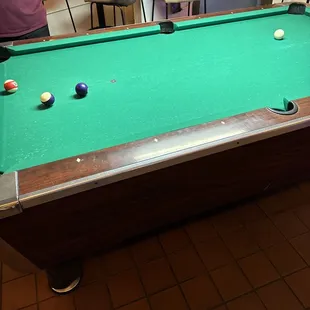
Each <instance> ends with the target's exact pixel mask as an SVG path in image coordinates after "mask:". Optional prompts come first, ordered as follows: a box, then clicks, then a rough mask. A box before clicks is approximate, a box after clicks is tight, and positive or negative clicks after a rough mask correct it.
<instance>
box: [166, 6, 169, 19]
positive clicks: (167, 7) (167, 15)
mask: <svg viewBox="0 0 310 310" xmlns="http://www.w3.org/2000/svg"><path fill="white" fill-rule="evenodd" d="M168 9H169V7H168V3H166V19H168Z"/></svg>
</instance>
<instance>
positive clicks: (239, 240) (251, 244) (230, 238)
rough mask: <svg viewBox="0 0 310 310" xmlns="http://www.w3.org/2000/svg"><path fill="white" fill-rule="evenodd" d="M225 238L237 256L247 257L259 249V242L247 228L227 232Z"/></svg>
mask: <svg viewBox="0 0 310 310" xmlns="http://www.w3.org/2000/svg"><path fill="white" fill-rule="evenodd" d="M223 239H224V242H225V244H226V245H227V247H228V248H229V250H230V251H231V253H232V254H233V256H234V257H235V258H242V257H246V256H248V255H250V254H253V253H255V252H257V251H259V246H258V244H257V243H256V241H255V240H254V239H253V238H252V236H251V235H250V233H249V232H248V230H246V229H245V228H242V229H240V230H237V231H233V232H229V233H225V234H223Z"/></svg>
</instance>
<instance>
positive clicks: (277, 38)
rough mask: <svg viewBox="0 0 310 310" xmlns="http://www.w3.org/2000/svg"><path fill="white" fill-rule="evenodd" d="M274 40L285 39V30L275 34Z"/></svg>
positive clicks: (277, 31) (279, 30)
mask: <svg viewBox="0 0 310 310" xmlns="http://www.w3.org/2000/svg"><path fill="white" fill-rule="evenodd" d="M273 36H274V38H275V39H276V40H282V39H283V38H284V30H282V29H278V30H276V31H275V32H274V34H273Z"/></svg>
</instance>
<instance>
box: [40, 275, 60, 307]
mask: <svg viewBox="0 0 310 310" xmlns="http://www.w3.org/2000/svg"><path fill="white" fill-rule="evenodd" d="M36 280H37V297H38V301H43V300H45V299H48V298H51V297H53V296H56V294H54V293H53V291H52V290H51V289H50V287H49V285H48V281H47V277H46V273H45V271H41V272H39V273H37V274H36Z"/></svg>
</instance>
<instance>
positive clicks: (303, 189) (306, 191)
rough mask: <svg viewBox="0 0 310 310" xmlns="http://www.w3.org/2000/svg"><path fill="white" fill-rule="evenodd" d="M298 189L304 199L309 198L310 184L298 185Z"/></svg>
mask: <svg viewBox="0 0 310 310" xmlns="http://www.w3.org/2000/svg"><path fill="white" fill-rule="evenodd" d="M298 188H299V189H300V190H301V192H302V193H303V195H304V196H305V197H306V199H309V198H310V182H302V183H299V184H298Z"/></svg>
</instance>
